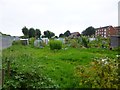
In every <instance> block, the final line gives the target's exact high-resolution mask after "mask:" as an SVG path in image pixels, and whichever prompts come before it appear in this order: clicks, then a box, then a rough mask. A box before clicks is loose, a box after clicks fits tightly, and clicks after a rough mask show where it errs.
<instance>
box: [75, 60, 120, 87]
mask: <svg viewBox="0 0 120 90" xmlns="http://www.w3.org/2000/svg"><path fill="white" fill-rule="evenodd" d="M76 70H77V75H79V76H80V78H81V81H80V85H81V86H85V87H89V88H118V86H119V85H120V84H118V83H119V81H118V74H117V73H118V62H117V60H115V59H109V58H106V59H98V60H94V61H93V62H92V63H91V65H90V67H89V68H88V67H85V66H78V67H77V68H76Z"/></svg>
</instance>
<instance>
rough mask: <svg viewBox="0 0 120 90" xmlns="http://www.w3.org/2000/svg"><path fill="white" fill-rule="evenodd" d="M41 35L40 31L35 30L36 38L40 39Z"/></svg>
mask: <svg viewBox="0 0 120 90" xmlns="http://www.w3.org/2000/svg"><path fill="white" fill-rule="evenodd" d="M40 35H41V31H40V30H39V29H36V30H35V36H36V38H39V37H40Z"/></svg>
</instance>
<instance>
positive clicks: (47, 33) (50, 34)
mask: <svg viewBox="0 0 120 90" xmlns="http://www.w3.org/2000/svg"><path fill="white" fill-rule="evenodd" d="M53 36H55V34H54V33H53V32H51V31H49V30H47V31H44V37H47V38H51V37H53Z"/></svg>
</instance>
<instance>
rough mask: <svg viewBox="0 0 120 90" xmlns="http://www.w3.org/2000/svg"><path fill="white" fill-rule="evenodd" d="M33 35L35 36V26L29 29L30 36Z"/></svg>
mask: <svg viewBox="0 0 120 90" xmlns="http://www.w3.org/2000/svg"><path fill="white" fill-rule="evenodd" d="M31 37H35V30H34V28H30V29H29V38H31Z"/></svg>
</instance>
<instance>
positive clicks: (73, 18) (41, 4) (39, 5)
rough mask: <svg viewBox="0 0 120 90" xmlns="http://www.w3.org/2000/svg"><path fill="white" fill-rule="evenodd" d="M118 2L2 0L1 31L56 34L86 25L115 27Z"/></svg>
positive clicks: (116, 0) (111, 0) (12, 33)
mask: <svg viewBox="0 0 120 90" xmlns="http://www.w3.org/2000/svg"><path fill="white" fill-rule="evenodd" d="M117 3H118V0H1V1H0V10H2V13H0V17H1V18H0V19H1V22H0V27H1V28H0V30H1V31H2V32H3V33H9V34H11V35H22V32H21V29H22V27H24V26H27V27H28V28H30V27H34V28H39V29H40V30H41V31H42V32H43V31H45V30H51V31H53V32H55V33H56V34H57V35H59V34H60V33H64V32H65V31H66V30H68V29H69V30H70V31H71V32H73V31H79V32H81V31H82V30H84V29H86V28H87V27H88V26H91V25H92V26H95V27H100V26H105V25H113V26H114V25H117V19H118V18H117V11H118V10H117V5H118V4H117Z"/></svg>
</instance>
